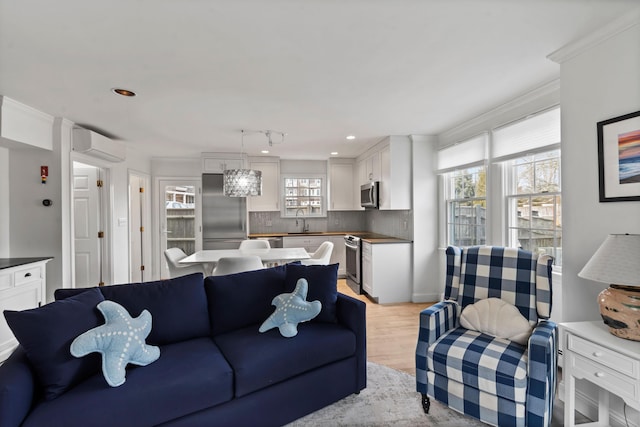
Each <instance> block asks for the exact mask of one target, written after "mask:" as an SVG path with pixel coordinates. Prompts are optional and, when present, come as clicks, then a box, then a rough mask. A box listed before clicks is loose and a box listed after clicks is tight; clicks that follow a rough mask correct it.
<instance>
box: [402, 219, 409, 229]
mask: <svg viewBox="0 0 640 427" xmlns="http://www.w3.org/2000/svg"><path fill="white" fill-rule="evenodd" d="M402 227H403V228H404V229H405V230H406V229H407V228H409V224H408V223H407V220H405V221H404V222H403V223H402Z"/></svg>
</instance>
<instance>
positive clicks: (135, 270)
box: [129, 172, 151, 283]
mask: <svg viewBox="0 0 640 427" xmlns="http://www.w3.org/2000/svg"><path fill="white" fill-rule="evenodd" d="M148 190H149V176H148V175H145V174H138V173H134V172H130V173H129V281H130V282H132V283H133V282H145V281H149V280H151V234H150V233H151V228H150V227H149V224H150V223H151V202H150V200H149V199H150V195H149V191H148Z"/></svg>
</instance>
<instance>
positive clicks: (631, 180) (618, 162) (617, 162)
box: [598, 111, 640, 202]
mask: <svg viewBox="0 0 640 427" xmlns="http://www.w3.org/2000/svg"><path fill="white" fill-rule="evenodd" d="M598 167H599V176H600V201H601V202H623V201H631V200H638V201H640V111H636V112H635V113H630V114H625V115H624V116H620V117H614V118H612V119H609V120H604V121H602V122H598Z"/></svg>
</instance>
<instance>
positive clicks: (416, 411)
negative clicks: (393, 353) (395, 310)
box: [287, 362, 485, 427]
mask: <svg viewBox="0 0 640 427" xmlns="http://www.w3.org/2000/svg"><path fill="white" fill-rule="evenodd" d="M415 389H416V379H415V378H414V377H413V376H412V375H409V374H407V373H406V372H400V371H396V370H395V369H391V368H388V367H386V366H382V365H378V364H375V363H371V362H369V363H367V388H365V389H364V390H362V391H361V392H360V394H357V395H356V394H353V395H351V396H347V397H345V398H344V399H342V400H340V401H339V402H336V403H334V404H333V405H330V406H327V407H326V408H323V409H320V410H319V411H316V412H314V413H312V414H309V415H307V416H306V417H304V418H300V419H298V420H296V421H295V422H293V423H291V424H287V427H309V426H318V427H320V426H323V427H324V426H362V427H364V426H367V427H371V426H380V427H382V426H393V427H398V426H406V427H409V426H411V427H413V426H440V427H458V426H459V427H463V426H464V427H467V426H483V425H485V424H482V423H480V422H479V421H476V420H474V419H472V418H468V417H465V416H464V415H461V414H459V413H457V412H455V411H453V410H451V409H448V408H446V407H444V406H443V405H441V404H440V403H438V402H436V401H434V400H433V399H431V409H430V410H429V415H425V413H424V412H423V411H422V405H421V403H420V394H418V393H416V391H415Z"/></svg>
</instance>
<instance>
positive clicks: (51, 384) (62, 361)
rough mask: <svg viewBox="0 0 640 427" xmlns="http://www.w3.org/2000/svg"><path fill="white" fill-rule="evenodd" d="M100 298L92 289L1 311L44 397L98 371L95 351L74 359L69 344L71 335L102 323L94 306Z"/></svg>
mask: <svg viewBox="0 0 640 427" xmlns="http://www.w3.org/2000/svg"><path fill="white" fill-rule="evenodd" d="M101 301H104V297H103V296H102V294H101V293H100V291H99V290H97V289H93V290H90V291H87V292H83V293H81V294H79V295H76V296H74V297H71V298H67V299H65V300H63V301H55V302H52V303H50V304H47V305H44V306H42V307H39V308H34V309H31V310H24V311H10V310H5V312H4V316H5V318H6V319H7V324H8V325H9V327H10V328H11V330H12V331H13V334H14V335H15V337H16V338H17V340H18V342H19V343H20V345H21V346H22V348H23V349H24V351H25V353H26V354H27V358H28V359H29V362H31V365H32V366H33V369H34V371H35V373H36V376H37V378H38V380H39V382H40V384H41V385H42V387H43V389H44V396H45V399H47V400H50V399H55V398H56V397H58V396H60V395H61V394H63V393H64V392H65V391H66V390H67V389H69V388H71V387H73V386H74V385H75V384H77V383H78V382H80V381H82V380H83V379H85V378H88V377H89V376H91V375H94V374H95V373H97V372H99V371H100V357H99V356H98V355H97V354H93V355H90V356H89V357H86V358H82V359H76V358H75V357H73V356H72V355H71V353H70V351H69V346H70V345H71V342H72V341H73V340H74V338H75V337H77V336H78V335H80V334H81V333H83V332H85V331H86V330H88V329H91V328H95V327H96V326H98V325H100V324H101V323H102V316H101V315H100V313H99V312H98V310H97V309H96V306H97V305H98V303H100V302H101Z"/></svg>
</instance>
